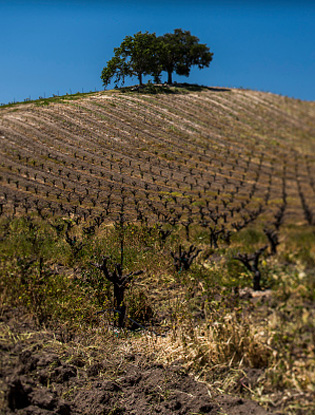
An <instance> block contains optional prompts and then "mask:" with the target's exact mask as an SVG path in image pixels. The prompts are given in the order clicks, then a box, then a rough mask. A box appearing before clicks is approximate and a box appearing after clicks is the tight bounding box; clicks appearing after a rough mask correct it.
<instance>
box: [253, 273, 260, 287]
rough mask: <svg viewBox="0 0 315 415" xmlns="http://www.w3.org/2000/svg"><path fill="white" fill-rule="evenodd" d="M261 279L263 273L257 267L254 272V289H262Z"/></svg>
mask: <svg viewBox="0 0 315 415" xmlns="http://www.w3.org/2000/svg"><path fill="white" fill-rule="evenodd" d="M260 279H261V274H260V271H259V270H258V269H257V270H256V271H255V273H254V281H253V282H254V284H253V285H254V286H253V288H254V291H261V286H260Z"/></svg>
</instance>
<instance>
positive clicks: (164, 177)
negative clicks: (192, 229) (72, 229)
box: [0, 87, 315, 223]
mask: <svg viewBox="0 0 315 415" xmlns="http://www.w3.org/2000/svg"><path fill="white" fill-rule="evenodd" d="M167 92H168V93H160V94H146V93H138V92H131V91H130V90H127V91H126V92H121V91H108V92H100V93H95V94H88V95H85V96H82V97H80V95H77V96H65V97H60V98H55V99H51V100H49V99H47V100H40V101H37V102H35V103H30V104H23V105H15V106H13V107H8V108H2V109H0V138H1V149H0V162H1V164H0V175H1V182H0V187H1V204H3V209H9V210H12V209H14V210H15V211H19V210H22V211H24V210H26V211H28V210H29V209H32V208H36V209H37V210H38V209H40V210H41V211H45V210H47V211H50V212H51V211H52V212H57V211H62V212H63V211H65V212H69V211H73V212H75V213H78V214H85V215H87V214H100V212H104V208H106V209H105V210H106V213H107V214H108V215H109V216H112V215H115V214H116V213H117V211H118V210H120V209H121V205H122V204H123V205H124V206H125V212H128V217H129V219H135V218H137V217H138V219H139V218H142V217H143V216H145V217H147V216H148V217H149V216H150V217H152V214H153V216H154V217H155V219H156V218H158V219H159V220H163V219H164V220H166V219H170V215H171V216H172V217H173V218H174V217H175V218H176V215H178V213H179V212H181V213H180V214H183V212H185V214H186V213H188V214H189V216H190V217H191V218H192V219H193V220H195V219H197V220H200V219H202V215H201V218H200V212H201V210H202V209H207V208H209V209H214V208H215V209H216V214H217V215H219V216H220V217H223V218H224V221H225V223H228V222H234V223H235V221H236V219H235V218H237V213H239V212H241V211H244V209H247V211H249V212H252V214H253V215H254V216H255V214H256V215H260V214H261V213H265V214H268V213H270V212H272V214H274V212H275V209H277V208H278V207H279V206H280V205H283V204H284V205H285V217H286V219H287V220H290V221H303V220H305V219H306V220H307V221H308V222H309V223H311V222H312V221H314V212H312V206H315V193H314V192H315V184H314V179H313V178H314V177H315V164H314V160H315V155H314V154H315V151H314V150H315V139H314V137H315V125H314V116H315V103H313V102H301V101H299V100H293V99H289V98H286V97H280V96H276V95H272V94H269V93H262V92H256V91H249V90H236V89H235V90H227V89H219V88H193V87H187V88H175V89H171V90H168V91H167ZM185 208H186V210H185ZM177 217H178V216H177Z"/></svg>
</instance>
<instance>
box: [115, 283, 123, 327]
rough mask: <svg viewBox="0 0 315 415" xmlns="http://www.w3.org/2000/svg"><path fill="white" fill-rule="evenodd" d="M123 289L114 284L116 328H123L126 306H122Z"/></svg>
mask: <svg viewBox="0 0 315 415" xmlns="http://www.w3.org/2000/svg"><path fill="white" fill-rule="evenodd" d="M124 296H125V288H124V287H121V286H119V285H118V284H114V301H115V309H116V310H117V311H118V327H124V325H125V314H126V306H125V305H124Z"/></svg>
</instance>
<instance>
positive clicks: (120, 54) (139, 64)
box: [101, 29, 213, 87]
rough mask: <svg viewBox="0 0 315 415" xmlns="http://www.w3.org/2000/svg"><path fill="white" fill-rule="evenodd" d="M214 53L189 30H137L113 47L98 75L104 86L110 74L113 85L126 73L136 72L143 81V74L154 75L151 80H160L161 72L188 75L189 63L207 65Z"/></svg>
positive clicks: (123, 80)
mask: <svg viewBox="0 0 315 415" xmlns="http://www.w3.org/2000/svg"><path fill="white" fill-rule="evenodd" d="M212 56H213V53H211V52H210V49H209V47H208V46H207V45H205V44H200V43H199V39H198V38H197V37H196V36H193V35H191V33H190V32H189V31H183V30H182V29H175V30H174V33H166V34H164V35H163V36H158V37H157V36H156V34H155V33H148V32H145V33H141V32H138V33H136V34H135V35H133V36H126V37H125V39H124V40H123V42H122V43H121V45H120V46H119V47H118V48H115V49H114V56H113V57H112V59H110V60H109V61H108V62H107V65H106V66H105V67H104V68H103V71H102V75H101V79H102V80H103V85H104V86H105V87H106V86H107V85H108V84H109V83H110V81H111V79H112V78H114V79H115V81H114V82H115V85H116V86H118V84H119V83H120V84H121V85H123V84H124V82H125V78H126V76H136V77H137V78H138V81H139V84H140V85H142V84H143V76H144V75H150V76H153V79H154V82H156V83H159V82H160V81H161V73H162V72H166V73H167V75H168V80H167V82H168V83H169V84H172V74H173V73H174V72H175V73H176V74H178V75H184V76H189V74H190V69H191V67H192V66H198V68H199V69H202V68H204V67H209V65H210V62H211V61H212Z"/></svg>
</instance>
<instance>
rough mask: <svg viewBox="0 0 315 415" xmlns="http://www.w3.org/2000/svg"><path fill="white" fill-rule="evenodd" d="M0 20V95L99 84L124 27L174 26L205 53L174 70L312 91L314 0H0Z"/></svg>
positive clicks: (160, 30)
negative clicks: (203, 61)
mask: <svg viewBox="0 0 315 415" xmlns="http://www.w3.org/2000/svg"><path fill="white" fill-rule="evenodd" d="M0 22H1V37H0V103H7V102H9V101H13V100H19V101H21V100H23V99H24V98H28V97H31V99H36V98H38V97H39V96H44V95H45V96H46V97H48V96H51V95H52V94H57V93H59V94H65V93H71V92H72V93H74V92H78V91H79V92H81V91H82V89H83V91H84V92H86V91H90V90H94V89H95V88H96V89H97V90H101V89H102V82H101V79H100V74H101V71H102V68H103V67H104V66H105V65H106V62H107V61H108V60H109V59H110V58H111V57H112V55H113V49H114V47H116V46H119V45H120V43H121V42H122V40H123V38H124V37H125V36H127V35H133V34H134V33H136V32H138V31H142V32H145V31H149V32H155V33H156V34H157V35H161V34H164V33H166V32H172V31H173V30H174V29H175V28H182V29H184V30H190V31H191V33H192V34H193V35H195V36H197V37H199V39H200V42H201V43H206V44H207V45H208V46H209V47H210V50H211V52H213V53H214V56H213V61H212V63H211V65H210V67H209V68H208V69H203V70H198V69H194V70H192V72H191V75H190V77H189V78H185V77H177V76H175V77H174V80H176V81H182V82H190V83H199V84H203V85H209V86H222V87H224V86H228V87H244V88H251V89H257V90H261V91H270V92H274V93H278V94H282V95H287V96H290V97H295V98H300V99H306V100H315V82H314V80H315V0H314V1H307V0H300V1H297V0H296V1H294V0H291V1H290V0H287V1H279V0H274V1H271V0H270V1H268V0H265V1H263V0H259V1H257V0H252V1H242V0H235V1H232V0H230V1H227V0H222V1H219V0H217V1H215V0H213V1H211V0H209V1H206V0H204V1H202V0H194V1H186V0H181V1H174V0H169V1H165V0H157V1H154V0H153V1H150V0H147V1H141V0H135V1H132V0H130V1H127V0H121V1H119V0H117V1H107V0H105V1H101V0H99V1H97V0H89V1H85V0H81V1H80V0H63V1H58V0H37V1H36V0H29V1H26V0H24V1H23V0H7V1H5V0H0ZM165 78H166V77H165V76H164V79H165ZM136 83H137V80H136V79H133V80H130V81H129V84H136Z"/></svg>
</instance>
